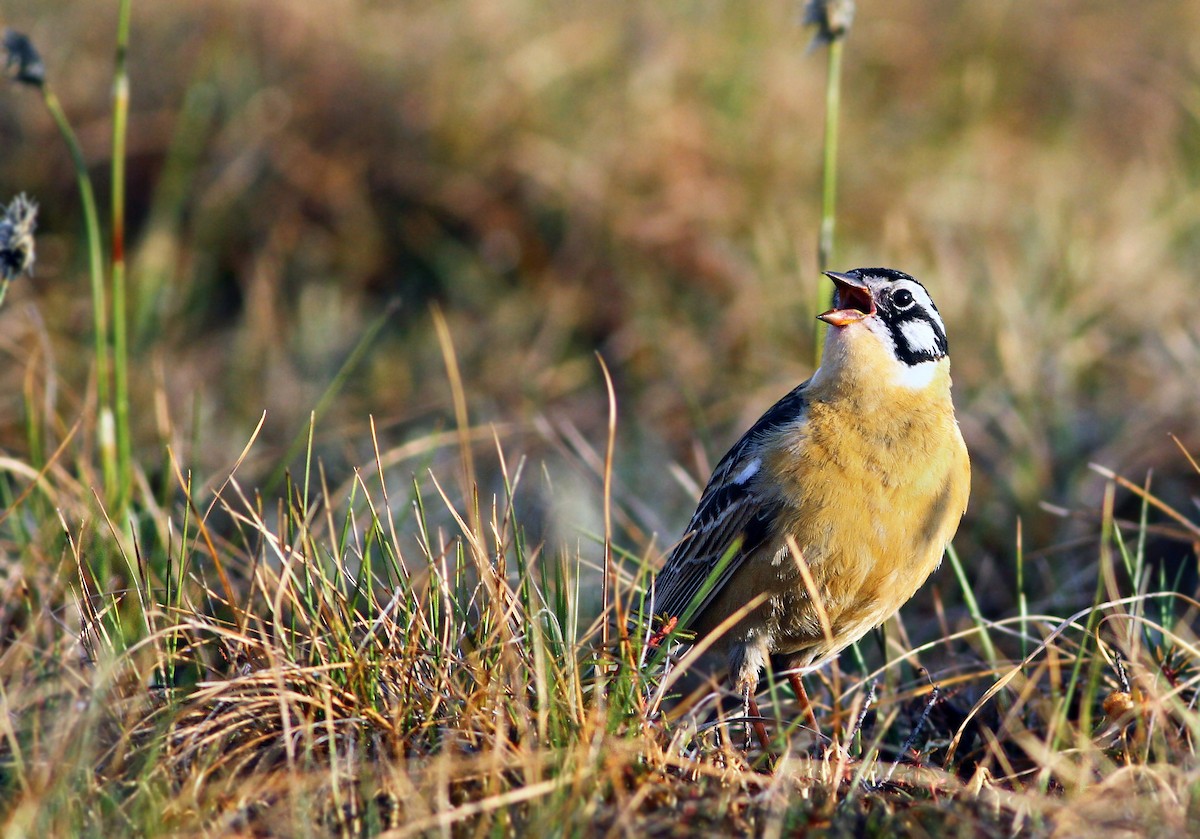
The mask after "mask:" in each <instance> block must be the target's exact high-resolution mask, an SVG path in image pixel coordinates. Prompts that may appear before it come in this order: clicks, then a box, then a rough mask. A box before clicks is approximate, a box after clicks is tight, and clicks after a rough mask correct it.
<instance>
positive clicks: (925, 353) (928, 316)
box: [850, 268, 949, 367]
mask: <svg viewBox="0 0 1200 839" xmlns="http://www.w3.org/2000/svg"><path fill="white" fill-rule="evenodd" d="M850 273H851V274H855V275H857V276H858V277H859V278H860V279H862V280H863V281H864V282H866V283H867V285H868V286H870V288H871V296H872V297H873V298H874V300H875V306H876V310H877V312H876V313H877V316H878V318H879V321H880V322H881V323H882V324H883V326H884V327H885V328H886V330H887V336H886V337H887V339H888V340H889V342H890V343H891V345H892V348H893V350H894V351H895V354H896V358H898V359H899V360H900V361H902V362H904V363H905V364H907V365H908V366H910V367H914V366H916V365H918V364H922V363H924V362H926V361H937V360H938V359H939V358H944V357H945V356H946V355H947V354H948V352H949V350H948V346H947V343H946V326H945V324H944V323H942V316H941V314H940V313H939V312H938V308H937V306H936V305H935V304H934V302H933V298H932V297H930V296H929V292H928V291H926V290H925V286H923V285H921V283H920V282H918V281H917V280H916V278H914V277H911V276H909V275H908V274H905V273H903V272H902V271H895V270H893V269H891V268H857V269H855V270H854V271H851V272H850ZM881 337H882V336H881Z"/></svg>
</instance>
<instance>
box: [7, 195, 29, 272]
mask: <svg viewBox="0 0 1200 839" xmlns="http://www.w3.org/2000/svg"><path fill="white" fill-rule="evenodd" d="M37 210H38V208H37V204H35V203H33V202H32V201H30V200H29V199H28V198H26V197H25V196H24V195H18V196H17V197H16V198H14V199H13V200H12V202H11V203H10V204H9V205H8V206H7V207H5V208H4V212H3V214H0V281H3V282H5V283H7V282H8V281H9V280H15V279H16V278H17V277H19V276H21V275H22V274H28V275H29V276H31V277H32V276H33V263H34V256H35V254H34V247H33V231H35V230H36V229H37Z"/></svg>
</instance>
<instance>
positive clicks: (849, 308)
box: [817, 271, 875, 326]
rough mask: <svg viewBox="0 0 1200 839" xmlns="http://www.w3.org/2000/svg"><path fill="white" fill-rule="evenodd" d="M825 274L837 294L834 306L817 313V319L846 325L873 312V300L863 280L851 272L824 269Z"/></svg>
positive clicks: (832, 323) (837, 324) (831, 323)
mask: <svg viewBox="0 0 1200 839" xmlns="http://www.w3.org/2000/svg"><path fill="white" fill-rule="evenodd" d="M825 276H826V277H829V279H831V280H833V284H834V286H835V287H836V289H837V295H836V296H835V298H834V308H832V309H830V310H829V311H828V312H822V313H821V314H819V315H817V318H818V319H819V320H823V321H825V322H826V323H828V324H830V325H831V326H847V325H849V324H851V323H858V322H859V321H860V320H862V319H863V318H865V317H869V316H870V315H873V314H875V300H874V298H872V297H871V289H870V288H868V287H867V284H866V283H865V282H863V281H862V280H860V279H859V278H858V277H856V276H854V275H853V274H841V273H838V272H837V271H826V272H825Z"/></svg>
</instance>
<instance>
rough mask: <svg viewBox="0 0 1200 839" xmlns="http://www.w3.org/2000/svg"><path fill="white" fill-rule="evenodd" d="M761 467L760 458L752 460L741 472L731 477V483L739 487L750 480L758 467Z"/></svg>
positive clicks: (756, 472)
mask: <svg viewBox="0 0 1200 839" xmlns="http://www.w3.org/2000/svg"><path fill="white" fill-rule="evenodd" d="M761 466H762V458H761V457H756V458H754V460H752V461H750V462H749V463H747V464H746V466H745V468H744V469H742V471H741V472H738V473H737V474H736V475H734V476H733V482H734V483H735V484H737V485H738V486H741V485H742V484H744V483H746V481H748V480H750V479H751V478H753V477H754V476H755V475H757V474H758V470H759V467H761Z"/></svg>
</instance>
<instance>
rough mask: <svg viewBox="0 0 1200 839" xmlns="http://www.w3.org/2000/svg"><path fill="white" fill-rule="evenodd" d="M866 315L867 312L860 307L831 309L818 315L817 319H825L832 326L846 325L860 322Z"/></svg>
mask: <svg viewBox="0 0 1200 839" xmlns="http://www.w3.org/2000/svg"><path fill="white" fill-rule="evenodd" d="M866 316H867V313H866V312H860V311H859V310H858V309H830V310H829V311H828V312H822V313H821V314H819V315H817V319H818V320H823V321H825V322H826V323H827V324H829V325H830V326H846V325H847V324H851V323H858V321H860V320H862V319H863V318H865V317H866Z"/></svg>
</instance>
